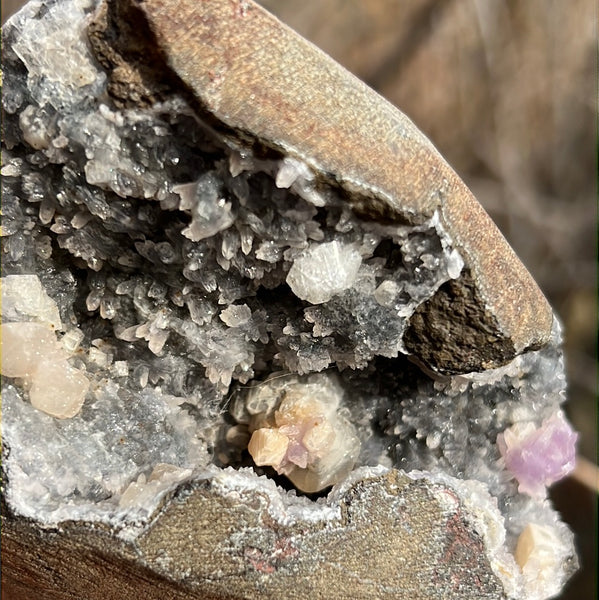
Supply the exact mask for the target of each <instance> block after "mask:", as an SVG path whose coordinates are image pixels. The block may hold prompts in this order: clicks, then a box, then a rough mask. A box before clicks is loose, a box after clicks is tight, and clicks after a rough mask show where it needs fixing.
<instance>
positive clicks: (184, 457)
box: [2, 0, 576, 599]
mask: <svg viewBox="0 0 599 600" xmlns="http://www.w3.org/2000/svg"><path fill="white" fill-rule="evenodd" d="M101 10H102V7H101V3H99V2H95V1H94V0H62V1H54V0H46V1H43V2H42V1H33V2H30V3H29V4H28V5H26V7H25V8H24V9H23V10H22V11H21V12H20V13H19V14H18V15H17V16H15V17H14V18H13V19H12V20H11V21H10V22H9V23H8V24H7V25H6V27H5V28H4V29H3V34H2V35H3V58H2V60H3V91H2V110H3V122H2V128H3V129H2V133H3V140H2V214H3V218H2V236H3V237H2V241H3V246H2V260H3V277H2V294H3V302H2V319H3V325H2V327H3V331H2V337H3V340H2V342H3V350H4V352H3V359H2V375H3V377H2V392H3V406H2V442H3V450H4V458H3V469H4V474H5V477H6V485H5V490H4V494H5V497H6V500H7V502H8V504H9V506H10V507H11V509H12V510H13V511H14V512H15V513H16V514H18V515H22V516H25V517H30V518H33V519H36V520H37V521H39V522H40V523H43V524H45V525H52V524H57V523H60V522H63V521H66V520H72V519H75V520H81V521H92V522H94V521H100V522H103V523H107V524H110V525H112V526H118V527H119V528H122V529H121V534H120V535H122V536H123V537H124V538H127V537H128V538H131V536H133V537H135V535H137V533H136V532H139V531H142V530H143V528H144V526H145V525H144V524H145V523H147V520H148V519H149V518H150V516H151V515H152V514H153V512H154V511H155V509H156V508H157V507H159V506H160V503H161V502H163V501H164V499H165V498H168V497H169V494H171V495H172V494H173V493H174V491H175V490H176V489H177V488H178V486H181V485H182V484H184V483H189V482H190V481H193V480H194V479H198V478H199V479H202V480H210V481H214V482H215V483H214V485H215V486H216V488H218V486H219V485H220V486H222V489H223V490H229V489H233V488H235V486H238V487H239V489H251V490H260V489H261V486H262V487H263V489H264V490H265V491H264V493H265V494H270V495H271V496H272V497H273V498H275V497H276V498H277V500H276V502H277V503H279V504H281V506H284V507H286V508H285V509H284V510H287V511H292V510H293V511H295V512H294V513H293V514H296V515H299V516H297V518H298V519H301V518H305V519H307V520H308V521H310V520H312V521H318V520H324V521H326V519H327V518H329V516H330V515H336V514H337V512H336V510H337V508H336V506H335V498H340V497H341V496H342V491H341V490H346V489H348V487H349V486H350V485H351V484H352V482H357V481H359V480H360V478H361V477H365V478H366V480H368V478H369V477H370V478H373V477H375V476H376V477H379V476H382V474H389V473H393V472H394V470H400V471H401V472H404V473H406V474H407V477H408V478H411V480H413V481H414V482H421V483H418V485H421V484H422V482H428V483H427V485H428V484H430V485H431V486H433V487H434V486H437V487H439V486H446V488H447V489H450V490H453V492H452V493H455V495H456V496H457V497H458V498H459V499H460V500H459V502H460V506H462V505H463V506H464V507H466V508H465V510H466V512H468V511H469V512H468V514H470V515H471V520H470V521H468V522H469V523H470V522H471V526H472V527H473V528H474V530H475V531H477V532H478V533H479V534H480V537H481V539H483V540H484V544H485V548H486V550H485V552H486V553H487V555H488V556H489V564H490V565H491V569H492V572H493V573H494V576H495V577H497V579H498V581H500V582H501V585H502V586H503V592H502V593H503V594H504V596H503V597H513V598H539V599H540V598H548V597H550V596H551V595H553V594H554V593H556V592H557V591H558V590H559V589H560V587H561V586H562V585H563V582H564V581H565V580H566V579H567V577H568V576H569V575H570V573H571V572H572V571H573V569H574V568H575V564H576V558H575V555H574V551H573V542H572V536H571V534H570V532H569V531H568V529H567V527H566V526H565V525H564V524H563V523H562V522H561V521H560V520H559V516H558V515H557V514H556V513H555V512H554V511H553V509H552V508H551V506H550V503H549V502H548V500H547V492H546V487H547V485H549V484H550V483H552V482H553V481H555V480H557V479H558V478H560V477H562V476H564V475H566V474H567V473H568V472H569V470H570V469H571V468H572V467H573V461H574V443H575V438H576V436H575V434H574V433H573V432H572V431H571V429H570V426H569V425H568V423H567V422H566V420H565V418H564V416H563V412H562V410H561V405H562V403H563V402H564V399H565V380H564V375H563V358H562V354H561V350H560V344H561V332H560V325H559V322H558V321H557V319H554V321H553V327H552V330H551V337H550V340H549V342H548V343H547V344H545V345H544V346H543V347H541V348H538V349H533V350H528V351H526V352H524V353H520V354H518V355H517V356H516V357H515V358H512V359H510V360H507V362H506V363H505V364H503V365H501V366H494V367H493V368H488V369H480V370H478V371H472V372H462V373H449V374H447V373H436V372H433V371H434V369H433V371H431V369H430V368H427V367H426V366H424V365H422V364H421V361H420V360H419V359H418V357H417V356H416V357H414V356H411V355H412V351H411V347H410V346H409V344H408V345H406V343H405V339H404V335H405V334H406V332H407V331H408V330H409V328H410V326H411V325H410V323H411V319H412V317H413V316H414V315H415V314H417V312H418V311H419V310H422V307H423V306H424V305H426V303H427V302H429V301H431V299H433V297H437V296H436V294H437V292H438V291H439V290H442V289H446V288H447V286H448V285H451V282H455V281H456V280H458V278H460V277H462V276H466V275H467V276H469V275H468V273H467V271H468V269H469V267H468V265H467V264H465V261H464V256H463V255H462V251H461V248H460V246H459V244H456V243H455V241H454V239H453V238H452V236H451V235H450V233H448V231H447V228H446V227H445V225H444V222H443V219H442V218H441V216H440V214H439V213H438V212H436V211H435V212H433V214H431V215H429V216H427V217H426V218H422V219H419V220H418V222H412V223H409V222H405V221H403V220H398V221H396V222H394V221H393V220H389V219H376V218H371V217H370V216H368V215H365V214H362V212H360V211H356V210H353V209H352V207H351V205H350V204H349V203H348V202H347V201H346V198H345V196H344V194H343V193H342V191H341V190H340V189H339V188H336V187H335V186H333V185H330V184H329V183H327V184H326V185H320V183H321V182H319V180H318V177H317V174H315V173H314V171H313V169H312V168H311V167H309V166H308V165H307V164H306V163H304V162H302V161H301V160H299V159H298V158H297V157H293V156H285V155H284V154H281V153H280V152H279V151H277V152H275V151H265V150H264V149H262V150H256V148H252V147H251V145H248V144H244V143H242V141H240V139H239V137H236V136H232V135H230V133H229V132H226V131H225V132H222V131H220V130H219V128H218V127H216V126H215V123H214V122H213V121H212V120H210V119H207V118H206V115H205V114H203V113H202V112H201V111H198V107H197V105H196V104H194V102H193V99H192V98H190V95H189V93H188V90H183V89H182V90H178V89H176V88H167V90H166V91H164V90H162V91H161V94H160V97H159V98H158V97H157V98H154V99H153V100H152V101H150V102H148V101H147V99H144V101H140V102H139V103H138V104H137V105H135V103H131V102H129V103H128V104H123V103H122V102H120V101H117V100H115V98H114V96H113V95H112V93H111V91H110V90H111V88H110V77H111V74H110V72H109V70H107V67H106V65H105V63H104V62H103V61H102V60H101V57H99V56H98V55H97V54H96V53H94V48H95V45H94V44H91V43H90V39H89V37H88V28H89V27H90V23H92V22H93V20H94V19H95V18H96V15H97V14H98V11H101ZM41 45H43V46H44V47H45V48H46V49H47V51H45V52H39V47H40V46H41ZM215 76H216V75H215ZM552 449H554V451H552ZM356 469H357V470H356ZM385 476H386V477H391V475H385ZM273 477H274V478H275V481H276V482H277V486H278V487H277V486H274V484H272V482H271V481H269V480H268V478H273ZM227 478H230V479H227ZM227 482H228V483H227ZM240 482H241V483H240ZM332 485H334V486H335V487H334V488H333V491H332V492H330V493H329V490H330V486H332ZM227 486H229V487H227ZM437 487H435V489H437ZM292 488H296V490H297V492H296V491H295V490H294V489H292ZM219 489H220V488H219ZM301 492H305V493H308V494H314V493H319V492H320V494H321V495H322V496H323V498H324V496H326V494H327V493H329V496H328V499H327V502H328V503H329V504H325V503H324V502H323V498H321V499H320V500H319V499H315V498H313V499H306V498H298V497H297V495H296V494H297V493H301ZM223 493H224V492H223ZM311 498H312V497H311ZM273 502H274V500H273ZM289 507H293V509H291V508H289ZM448 510H449V509H448ZM319 511H320V512H319ZM477 513H478V517H475V516H473V515H476V514H477ZM290 514H291V513H290ZM316 514H317V515H318V516H316V517H315V516H314V515H316ZM302 515H303V516H302ZM327 515H329V516H327ZM331 518H332V517H331ZM469 518H470V517H469ZM477 519H478V520H477ZM467 520H468V519H467ZM547 540H550V541H551V543H548V542H547ZM540 548H541V550H540ZM249 556H250V559H249V560H250V562H251V561H252V560H254V562H255V561H256V560H257V559H255V558H252V556H253V555H249ZM539 557H541V558H539ZM530 561H533V562H530ZM534 561H537V562H534ZM533 563H534V564H535V566H534V568H533V567H531V565H532V564H533ZM252 564H253V563H252ZM256 564H258V563H256ZM260 564H262V563H260Z"/></svg>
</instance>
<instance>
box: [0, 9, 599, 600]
mask: <svg viewBox="0 0 599 600" xmlns="http://www.w3.org/2000/svg"><path fill="white" fill-rule="evenodd" d="M21 4H23V2H22V1H19V0H12V1H11V0H2V20H3V21H4V20H5V19H6V18H7V17H8V16H9V15H10V14H11V13H12V12H13V11H14V10H16V9H17V8H18V7H19V6H20V5H21ZM261 4H263V5H264V6H265V7H266V8H268V9H269V10H271V11H272V12H273V13H275V14H276V15H277V16H278V17H279V18H280V19H281V20H282V21H284V22H285V23H287V24H288V25H290V26H291V27H292V28H294V29H296V30H297V31H299V32H300V33H301V34H302V35H304V36H305V37H306V38H308V39H309V40H311V41H312V42H314V43H315V44H316V45H317V46H319V47H320V48H322V49H323V50H324V51H325V52H327V53H328V54H330V55H331V56H332V57H333V58H335V59H336V60H337V61H338V62H340V63H341V64H342V65H344V66H345V67H346V68H347V69H349V70H350V71H351V72H353V73H354V74H356V75H357V76H358V77H360V78H361V79H362V80H364V81H365V82H366V83H368V84H369V85H370V86H372V87H373V88H375V89H376V90H377V91H378V92H380V93H381V94H382V95H383V96H385V97H386V98H388V99H389V100H390V101H391V102H392V103H393V104H395V105H397V106H398V107H399V108H401V110H402V111H403V112H404V113H406V114H407V115H408V116H409V117H410V118H411V119H412V120H413V121H414V122H415V123H416V125H417V126H418V127H419V128H420V129H421V130H422V131H424V133H426V134H427V135H428V137H429V138H430V139H431V140H432V141H433V143H434V144H435V145H436V146H437V147H438V149H439V150H440V151H441V153H442V154H443V155H444V156H445V158H446V159H447V160H448V162H449V163H450V164H451V165H452V166H453V167H454V168H455V170H456V171H457V172H458V173H459V174H460V175H461V177H462V178H463V179H464V180H465V182H466V183H467V184H468V185H469V186H470V188H471V189H472V190H473V191H474V193H475V195H476V196H477V198H478V199H479V201H480V202H481V204H482V205H483V206H484V207H485V208H486V209H487V211H488V212H489V213H490V214H491V216H492V217H493V219H494V220H495V222H496V223H497V224H498V226H499V227H500V229H501V230H502V232H503V233H504V235H505V236H506V238H507V239H508V241H509V242H510V244H511V245H512V247H513V248H514V249H515V250H516V252H517V253H518V255H519V256H520V258H521V259H522V261H523V262H524V264H525V265H526V266H527V267H528V269H529V270H530V271H531V273H532V274H533V276H534V277H535V278H536V280H537V282H538V283H539V285H540V287H541V288H542V289H543V291H544V292H545V294H546V295H547V297H548V298H549V300H550V302H551V303H552V304H553V306H554V308H555V310H556V312H557V314H558V315H559V316H560V318H561V319H562V321H563V323H564V325H565V336H566V339H565V349H566V360H567V363H566V366H567V371H568V381H569V403H568V405H567V407H566V410H567V412H568V415H569V417H570V419H571V421H572V422H573V424H574V426H575V428H576V429H577V430H578V431H579V432H580V440H579V454H580V455H581V456H582V457H584V458H586V459H587V460H588V461H590V462H591V463H593V464H596V463H597V355H596V350H597V308H598V303H597V265H598V263H597V212H596V200H597V150H596V148H597V146H596V144H597V82H598V78H597V29H596V20H597V5H596V3H595V2H593V0H568V1H565V0H563V1H551V0H526V1H525V2H523V1H519V0H302V1H300V0H262V1H261ZM551 495H552V500H553V501H554V503H555V505H556V507H557V508H558V509H559V510H560V512H562V514H563V517H564V519H565V520H566V521H567V522H568V523H569V524H570V525H571V527H572V528H573V529H574V530H575V532H576V535H577V543H578V549H579V553H580V556H581V562H582V567H583V568H582V569H581V571H580V572H579V573H578V574H577V575H576V576H575V577H574V578H573V579H572V580H571V582H570V583H569V585H568V586H567V588H566V590H564V593H563V594H562V595H561V596H560V598H561V600H574V599H576V600H587V599H588V600H590V599H595V598H596V597H597V592H596V576H597V567H596V561H597V494H596V493H594V492H592V491H591V490H590V489H589V487H588V486H585V485H583V484H582V483H581V482H580V480H579V479H577V478H575V477H570V478H568V479H567V480H565V481H563V482H562V483H560V484H558V485H556V486H554V488H553V489H552V494H551Z"/></svg>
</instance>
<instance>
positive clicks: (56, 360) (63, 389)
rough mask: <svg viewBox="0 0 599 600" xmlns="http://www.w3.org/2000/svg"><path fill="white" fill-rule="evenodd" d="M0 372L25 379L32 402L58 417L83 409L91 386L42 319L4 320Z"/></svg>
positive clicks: (72, 414)
mask: <svg viewBox="0 0 599 600" xmlns="http://www.w3.org/2000/svg"><path fill="white" fill-rule="evenodd" d="M1 372H2V375H3V376H4V377H11V378H19V379H22V380H23V385H24V386H25V388H26V389H27V390H28V392H29V400H30V401H31V404H32V405H33V406H34V407H35V408H37V409H38V410H41V411H43V412H45V413H46V414H48V415H51V416H53V417H57V418H59V419H68V418H70V417H74V416H75V415H76V414H77V413H78V412H79V411H80V410H81V407H82V406H83V402H84V401H85V396H86V394H87V390H88V388H89V380H88V378H87V377H86V376H85V374H84V373H82V372H81V371H80V370H79V369H75V368H74V367H72V366H71V365H70V364H69V363H68V362H67V353H66V352H65V351H64V349H63V348H62V346H61V345H60V344H59V343H58V341H57V340H56V334H55V333H54V332H53V331H52V330H51V329H49V328H48V327H47V326H45V325H41V324H39V323H27V322H23V323H3V324H2V368H1Z"/></svg>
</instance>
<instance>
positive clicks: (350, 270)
mask: <svg viewBox="0 0 599 600" xmlns="http://www.w3.org/2000/svg"><path fill="white" fill-rule="evenodd" d="M361 263H362V257H361V256H360V253H359V252H358V251H357V250H356V248H355V247H353V246H351V245H343V244H341V243H339V242H328V243H326V244H317V245H314V246H312V247H311V248H310V249H309V250H308V251H307V252H306V253H305V254H303V255H302V256H300V257H299V258H296V259H295V260H294V261H293V265H292V266H291V269H289V274H288V275H287V283H288V285H289V287H290V288H291V289H292V291H293V293H294V294H295V295H296V296H297V297H298V298H301V299H302V300H307V301H308V302H310V303H311V304H323V303H324V302H327V301H328V300H330V299H331V298H332V297H333V296H335V295H336V294H339V293H341V292H343V291H344V290H347V289H348V288H350V287H351V286H352V285H353V283H354V281H355V280H356V277H357V275H358V270H359V268H360V264H361Z"/></svg>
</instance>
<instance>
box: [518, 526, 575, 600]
mask: <svg viewBox="0 0 599 600" xmlns="http://www.w3.org/2000/svg"><path fill="white" fill-rule="evenodd" d="M560 537H561V536H560V534H559V532H558V531H557V530H556V529H554V528H552V527H549V526H547V525H539V524H536V523H529V524H528V525H527V526H526V527H525V529H524V531H523V532H522V533H521V534H520V537H519V538H518V545H517V546H516V552H515V557H516V561H517V563H518V565H519V566H520V568H521V569H522V574H523V576H524V587H525V591H526V595H527V597H528V598H531V599H532V600H537V599H539V600H540V599H541V598H552V597H553V596H555V595H556V594H558V593H559V591H560V585H559V581H560V580H561V578H562V577H563V571H564V562H565V560H566V558H567V557H566V556H565V554H564V549H563V545H562V544H561V543H560Z"/></svg>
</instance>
